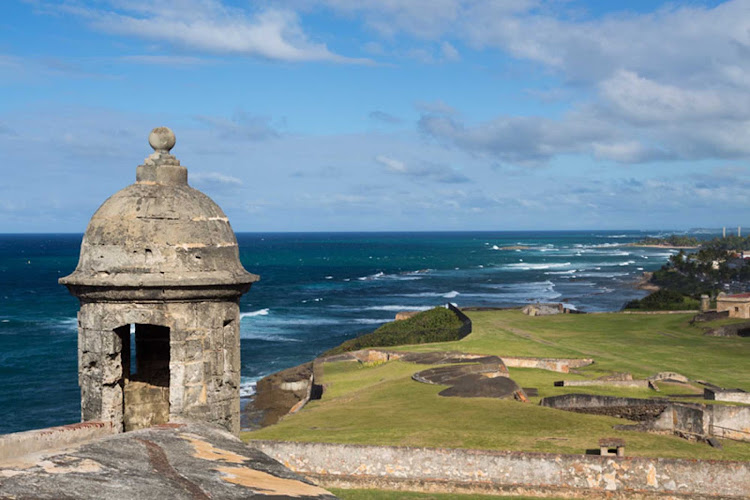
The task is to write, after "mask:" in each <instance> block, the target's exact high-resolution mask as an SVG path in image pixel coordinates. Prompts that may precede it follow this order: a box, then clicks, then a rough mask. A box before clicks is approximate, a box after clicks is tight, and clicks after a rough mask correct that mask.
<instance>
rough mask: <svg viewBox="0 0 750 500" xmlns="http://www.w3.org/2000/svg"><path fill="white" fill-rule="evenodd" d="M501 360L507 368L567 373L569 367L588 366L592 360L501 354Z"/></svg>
mask: <svg viewBox="0 0 750 500" xmlns="http://www.w3.org/2000/svg"><path fill="white" fill-rule="evenodd" d="M502 360H503V363H505V366H507V367H508V368H538V369H540V370H549V371H553V372H560V373H569V372H570V370H571V369H575V368H581V367H583V366H588V365H590V364H592V363H593V362H594V360H593V359H590V358H583V359H564V358H529V357H522V356H502Z"/></svg>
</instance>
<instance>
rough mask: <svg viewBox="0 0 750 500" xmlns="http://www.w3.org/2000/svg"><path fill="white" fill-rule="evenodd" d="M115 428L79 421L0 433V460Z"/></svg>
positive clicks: (86, 438)
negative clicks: (57, 425) (31, 429)
mask: <svg viewBox="0 0 750 500" xmlns="http://www.w3.org/2000/svg"><path fill="white" fill-rule="evenodd" d="M116 433H117V430H116V429H115V428H114V426H113V425H112V424H111V423H110V422H80V423H77V424H70V425H62V426H59V427H47V428H45V429H35V430H33V431H25V432H15V433H13V434H4V435H0V462H6V461H8V460H14V459H17V458H19V457H22V456H24V455H29V454H32V453H38V452H41V451H49V450H55V449H60V448H65V447H67V446H71V445H75V444H80V443H83V442H85V441H90V440H92V439H97V438H100V437H103V436H108V435H110V434H116Z"/></svg>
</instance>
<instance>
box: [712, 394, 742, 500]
mask: <svg viewBox="0 0 750 500" xmlns="http://www.w3.org/2000/svg"><path fill="white" fill-rule="evenodd" d="M710 408H711V434H713V435H714V436H716V437H720V438H725V439H734V440H737V441H750V407H747V406H723V405H711V406H710ZM749 489H750V487H749Z"/></svg>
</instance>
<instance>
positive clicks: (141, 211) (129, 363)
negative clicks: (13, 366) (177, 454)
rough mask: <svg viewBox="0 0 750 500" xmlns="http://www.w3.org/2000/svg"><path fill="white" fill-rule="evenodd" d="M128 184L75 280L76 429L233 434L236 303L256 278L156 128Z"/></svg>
mask: <svg viewBox="0 0 750 500" xmlns="http://www.w3.org/2000/svg"><path fill="white" fill-rule="evenodd" d="M149 143H150V144H151V147H152V148H153V149H154V153H153V154H151V155H150V156H149V157H148V158H146V160H145V161H144V163H143V165H140V166H138V168H137V169H136V182H135V184H132V185H130V186H128V187H126V188H124V189H122V190H121V191H119V192H117V193H115V194H114V195H113V196H111V197H110V198H109V199H108V200H107V201H105V202H104V204H102V206H101V207H99V209H98V210H97V211H96V213H95V214H94V216H93V217H92V218H91V221H90V222H89V225H88V228H87V229H86V233H85V235H84V237H83V242H82V243H81V253H80V259H79V262H78V266H77V267H76V269H75V271H74V272H73V273H72V274H70V275H69V276H66V277H64V278H61V279H60V283H61V284H63V285H65V286H66V287H67V288H68V290H69V291H70V293H72V294H73V295H75V296H76V297H77V298H78V299H79V300H80V303H81V307H80V311H79V313H78V368H79V370H78V372H79V374H78V380H79V385H80V387H81V419H82V421H84V422H86V421H103V422H111V423H112V424H113V425H114V426H115V428H116V429H117V430H120V431H129V430H135V429H140V428H145V427H149V426H152V425H156V424H162V423H167V422H178V421H181V420H195V421H200V422H207V423H212V424H216V425H220V426H222V427H224V428H225V429H227V430H229V431H231V432H233V433H234V434H238V433H239V430H240V396H239V385H240V311H239V299H240V296H241V295H242V294H244V293H245V292H247V291H248V290H249V289H250V286H251V285H252V283H254V282H255V281H257V280H258V279H259V278H258V276H256V275H254V274H250V273H249V272H247V271H246V270H245V269H244V267H243V266H242V264H241V263H240V260H239V250H238V246H237V239H236V238H235V235H234V232H233V231H232V228H231V226H230V225H229V221H228V220H227V217H226V215H224V212H222V210H221V209H220V208H219V206H218V205H216V203H214V202H213V201H212V200H211V199H210V198H209V197H208V196H206V195H204V194H203V193H201V192H200V191H197V190H195V189H193V188H192V187H190V186H189V185H188V183H187V180H188V179H187V169H186V168H185V167H183V166H181V165H180V162H179V160H177V158H175V157H174V156H172V155H171V154H170V150H171V149H172V148H173V147H174V145H175V136H174V134H173V133H172V131H171V130H169V129H167V128H165V127H159V128H156V129H154V130H153V131H152V132H151V134H150V136H149Z"/></svg>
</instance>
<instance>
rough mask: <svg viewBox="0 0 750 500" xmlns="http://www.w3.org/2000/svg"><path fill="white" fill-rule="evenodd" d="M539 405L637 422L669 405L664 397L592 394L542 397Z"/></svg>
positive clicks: (651, 416) (654, 414)
mask: <svg viewBox="0 0 750 500" xmlns="http://www.w3.org/2000/svg"><path fill="white" fill-rule="evenodd" d="M539 404H540V405H542V406H547V407H549V408H556V409H558V410H567V411H574V412H577V413H589V414H593V415H608V416H610V417H618V418H625V419H628V420H634V421H637V422H646V421H650V420H652V419H654V418H656V417H658V416H659V415H661V414H662V412H664V410H665V409H666V408H667V407H668V406H669V401H667V400H665V399H638V398H618V397H615V396H597V395H594V394H564V395H562V396H552V397H548V398H543V399H542V400H541V401H540V402H539Z"/></svg>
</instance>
